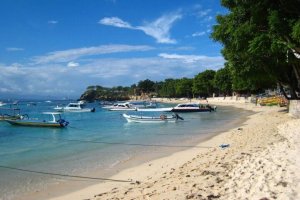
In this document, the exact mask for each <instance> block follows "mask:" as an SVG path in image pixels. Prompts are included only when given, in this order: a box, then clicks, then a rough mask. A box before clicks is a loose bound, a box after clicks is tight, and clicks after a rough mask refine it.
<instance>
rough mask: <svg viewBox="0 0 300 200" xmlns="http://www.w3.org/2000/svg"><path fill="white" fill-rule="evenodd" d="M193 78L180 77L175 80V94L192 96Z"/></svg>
mask: <svg viewBox="0 0 300 200" xmlns="http://www.w3.org/2000/svg"><path fill="white" fill-rule="evenodd" d="M192 87H193V79H189V78H182V79H179V80H177V82H176V87H175V91H176V96H180V97H192V96H193V91H192Z"/></svg>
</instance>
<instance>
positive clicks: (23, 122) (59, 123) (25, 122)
mask: <svg viewBox="0 0 300 200" xmlns="http://www.w3.org/2000/svg"><path fill="white" fill-rule="evenodd" d="M43 114H45V115H51V116H52V119H51V120H39V119H30V118H29V117H28V115H22V117H21V118H20V119H15V120H13V119H7V120H5V121H6V122H8V123H10V124H11V125H17V126H33V127H53V128H64V127H66V126H68V124H69V122H67V121H66V120H64V119H62V118H61V115H60V113H56V112H44V113H43Z"/></svg>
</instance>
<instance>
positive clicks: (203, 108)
mask: <svg viewBox="0 0 300 200" xmlns="http://www.w3.org/2000/svg"><path fill="white" fill-rule="evenodd" d="M215 110H216V106H214V107H211V106H210V105H208V104H206V105H204V104H198V103H182V104H178V105H177V106H175V107H174V108H173V109H172V110H171V111H172V112H211V111H215Z"/></svg>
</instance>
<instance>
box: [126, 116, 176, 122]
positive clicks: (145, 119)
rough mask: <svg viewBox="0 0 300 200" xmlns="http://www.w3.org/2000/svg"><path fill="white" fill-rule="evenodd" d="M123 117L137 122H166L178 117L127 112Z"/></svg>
mask: <svg viewBox="0 0 300 200" xmlns="http://www.w3.org/2000/svg"><path fill="white" fill-rule="evenodd" d="M123 117H124V118H125V119H126V120H127V121H128V122H135V123H166V122H176V121H177V119H176V118H174V117H145V116H137V115H127V114H123Z"/></svg>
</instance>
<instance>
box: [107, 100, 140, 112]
mask: <svg viewBox="0 0 300 200" xmlns="http://www.w3.org/2000/svg"><path fill="white" fill-rule="evenodd" d="M102 108H105V109H108V110H110V111H134V110H136V109H137V108H136V107H134V106H133V105H132V104H130V103H129V102H125V103H116V104H114V105H112V106H105V107H102Z"/></svg>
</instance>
